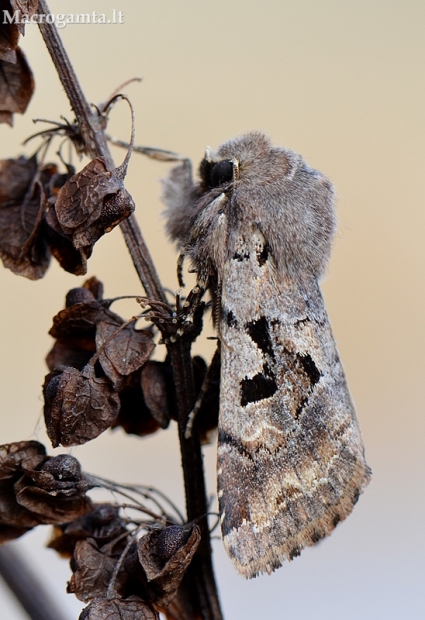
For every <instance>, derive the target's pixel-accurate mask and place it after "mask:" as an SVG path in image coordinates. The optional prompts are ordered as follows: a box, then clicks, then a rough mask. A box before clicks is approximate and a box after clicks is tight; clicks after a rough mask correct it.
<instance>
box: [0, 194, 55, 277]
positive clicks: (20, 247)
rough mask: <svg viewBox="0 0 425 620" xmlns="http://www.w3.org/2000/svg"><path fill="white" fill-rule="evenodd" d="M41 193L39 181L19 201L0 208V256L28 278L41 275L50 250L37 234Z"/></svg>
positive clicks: (43, 198)
mask: <svg viewBox="0 0 425 620" xmlns="http://www.w3.org/2000/svg"><path fill="white" fill-rule="evenodd" d="M44 202H45V194H44V191H43V188H42V186H41V184H40V183H39V182H36V183H34V185H33V187H32V191H31V192H30V193H29V194H28V195H27V196H26V197H25V200H24V202H23V203H22V204H19V205H14V206H12V207H8V208H4V209H2V208H0V231H1V242H0V256H1V258H2V261H3V264H4V266H5V267H7V268H8V269H10V270H11V271H13V273H16V274H18V275H22V276H25V277H26V278H29V279H30V280H39V279H40V278H42V277H43V276H44V274H45V273H46V271H47V268H48V267H49V264H50V249H49V246H48V244H47V242H46V240H45V238H44V236H43V235H42V234H40V233H41V228H42V223H43V215H44Z"/></svg>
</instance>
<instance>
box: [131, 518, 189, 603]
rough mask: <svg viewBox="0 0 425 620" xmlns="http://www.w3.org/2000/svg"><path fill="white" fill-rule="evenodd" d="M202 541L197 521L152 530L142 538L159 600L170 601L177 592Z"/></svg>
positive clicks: (142, 560) (145, 561)
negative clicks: (186, 524)
mask: <svg viewBox="0 0 425 620" xmlns="http://www.w3.org/2000/svg"><path fill="white" fill-rule="evenodd" d="M200 541H201V533H200V530H199V527H198V526H197V525H192V526H180V525H171V526H168V527H163V528H158V529H155V530H151V531H150V532H148V533H147V534H145V536H142V538H140V540H139V541H138V544H137V548H138V554H139V561H140V564H141V565H142V567H143V569H144V571H145V573H146V577H147V579H148V582H149V586H150V588H152V589H153V590H154V591H155V592H156V596H155V599H154V600H155V603H157V604H158V605H167V604H168V603H169V602H170V601H171V600H172V598H173V597H174V596H175V595H176V593H177V589H178V587H179V585H180V583H181V581H182V579H183V576H184V574H185V571H186V569H187V567H188V566H189V564H190V562H191V561H192V558H193V556H194V554H195V552H196V550H197V548H198V546H199V543H200Z"/></svg>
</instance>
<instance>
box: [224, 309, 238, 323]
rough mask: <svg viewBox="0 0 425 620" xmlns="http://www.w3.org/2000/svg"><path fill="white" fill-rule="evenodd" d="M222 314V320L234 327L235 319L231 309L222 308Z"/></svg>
mask: <svg viewBox="0 0 425 620" xmlns="http://www.w3.org/2000/svg"><path fill="white" fill-rule="evenodd" d="M223 315H224V320H225V321H226V323H227V325H228V326H229V327H234V326H235V325H237V320H236V317H235V315H234V313H233V312H232V310H224V312H223Z"/></svg>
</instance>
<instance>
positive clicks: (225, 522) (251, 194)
mask: <svg viewBox="0 0 425 620" xmlns="http://www.w3.org/2000/svg"><path fill="white" fill-rule="evenodd" d="M199 175H200V180H199V182H196V183H194V182H193V181H192V175H191V169H190V164H189V163H188V162H187V161H186V162H185V163H184V164H183V165H179V166H178V167H177V168H175V169H174V170H172V172H171V174H170V177H169V178H168V179H167V180H166V181H165V189H164V200H165V204H166V218H167V231H168V233H169V235H170V237H171V238H172V239H174V240H176V241H177V242H178V245H179V247H180V251H181V253H182V254H181V255H182V256H183V257H187V258H188V259H189V260H190V262H191V264H192V267H193V269H194V270H195V271H196V273H197V278H198V285H199V287H200V289H202V290H206V289H208V290H209V291H210V293H211V295H212V299H213V306H214V312H213V314H214V317H215V324H216V328H217V332H218V336H219V341H220V348H221V371H220V414H219V425H218V465H217V472H218V498H219V509H220V515H221V516H220V523H221V530H222V535H223V541H224V545H225V548H226V550H227V553H228V554H229V556H230V558H231V560H232V561H233V564H234V565H235V567H236V569H237V570H238V571H239V573H240V574H241V575H243V576H244V577H247V578H251V577H255V576H256V575H258V574H259V573H271V572H272V571H274V570H275V569H276V568H278V567H279V566H281V564H282V562H283V561H284V560H292V559H293V558H294V557H295V556H298V555H299V554H300V552H301V550H302V549H303V548H304V547H306V546H309V545H313V544H315V543H317V542H318V541H319V540H320V539H322V538H323V537H324V536H326V535H328V534H329V533H330V532H331V531H332V530H333V529H334V528H335V526H336V525H337V524H338V523H339V522H340V521H342V520H343V519H345V517H347V516H348V515H349V514H350V512H351V511H352V509H353V506H354V504H355V503H356V502H357V499H358V497H359V494H360V493H361V492H362V491H363V489H364V488H365V486H366V485H367V484H368V482H369V480H370V476H371V470H370V469H369V467H368V466H367V464H366V461H365V455H364V446H363V441H362V436H361V433H360V429H359V425H358V421H357V418H356V413H355V410H354V407H353V403H352V401H351V398H350V394H349V391H348V387H347V382H346V379H345V375H344V371H343V368H342V365H341V362H340V359H339V356H338V352H337V349H336V345H335V341H334V338H333V335H332V331H331V327H330V324H329V319H328V316H327V314H326V310H325V306H324V303H323V299H322V295H321V292H320V288H319V280H320V278H321V276H322V275H323V272H324V269H325V266H326V263H327V261H328V258H329V254H330V250H331V245H332V239H333V236H334V231H335V215H334V200H333V196H334V191H333V187H332V185H331V183H330V181H329V180H328V179H327V178H326V177H325V176H324V175H323V174H321V173H320V172H318V171H317V170H313V169H312V168H310V167H309V166H308V165H307V164H306V162H305V161H304V159H303V158H302V157H301V156H300V155H297V154H296V153H294V152H292V151H290V150H287V149H284V148H276V147H274V146H272V145H271V143H270V141H269V139H268V138H267V137H266V136H265V135H263V134H262V133H259V132H252V133H248V134H246V135H243V136H241V137H238V138H235V139H232V140H229V141H228V142H225V143H224V144H223V145H222V146H220V147H219V148H218V150H217V151H216V152H215V153H212V152H210V151H209V150H207V153H206V156H205V158H204V159H203V161H202V162H201V165H200V169H199Z"/></svg>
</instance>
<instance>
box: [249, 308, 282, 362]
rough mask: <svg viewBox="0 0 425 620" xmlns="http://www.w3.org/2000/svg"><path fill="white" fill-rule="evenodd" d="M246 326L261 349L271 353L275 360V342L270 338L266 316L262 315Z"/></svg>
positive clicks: (266, 353) (268, 353)
mask: <svg viewBox="0 0 425 620" xmlns="http://www.w3.org/2000/svg"><path fill="white" fill-rule="evenodd" d="M245 328H246V331H247V332H248V334H249V336H250V338H251V340H253V341H254V342H255V344H256V345H257V347H258V348H259V349H261V351H262V352H263V353H264V354H265V355H269V356H270V359H272V360H274V359H275V356H274V351H273V344H272V341H271V338H270V331H269V324H268V322H267V319H266V317H265V316H262V317H260V318H259V319H258V320H257V321H250V322H249V323H246V324H245Z"/></svg>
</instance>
